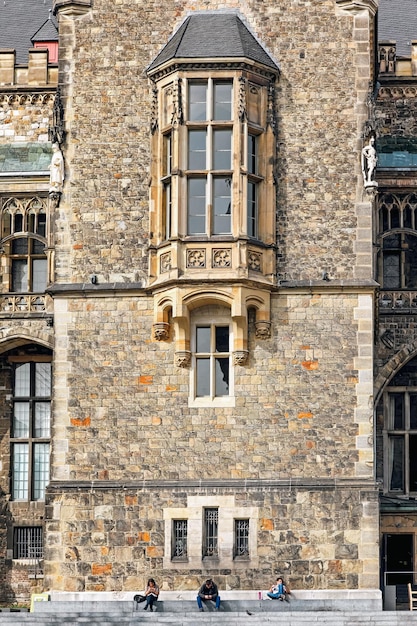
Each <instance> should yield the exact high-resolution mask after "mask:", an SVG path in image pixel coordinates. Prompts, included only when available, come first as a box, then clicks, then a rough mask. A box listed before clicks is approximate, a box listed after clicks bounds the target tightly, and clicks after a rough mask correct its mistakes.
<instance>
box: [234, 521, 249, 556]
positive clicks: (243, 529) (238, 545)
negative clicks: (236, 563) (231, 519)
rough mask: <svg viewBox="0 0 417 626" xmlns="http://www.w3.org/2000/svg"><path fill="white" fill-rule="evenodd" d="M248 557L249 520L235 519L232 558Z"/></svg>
mask: <svg viewBox="0 0 417 626" xmlns="http://www.w3.org/2000/svg"><path fill="white" fill-rule="evenodd" d="M248 556H249V520H248V519H235V536H234V557H235V558H238V557H248Z"/></svg>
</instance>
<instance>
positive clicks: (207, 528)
mask: <svg viewBox="0 0 417 626" xmlns="http://www.w3.org/2000/svg"><path fill="white" fill-rule="evenodd" d="M218 538H219V510H218V509H205V510H204V550H203V556H218Z"/></svg>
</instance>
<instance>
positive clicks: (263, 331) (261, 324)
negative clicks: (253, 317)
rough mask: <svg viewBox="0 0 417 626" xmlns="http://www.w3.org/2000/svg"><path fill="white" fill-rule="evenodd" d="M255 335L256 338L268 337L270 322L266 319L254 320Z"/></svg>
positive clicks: (269, 334)
mask: <svg viewBox="0 0 417 626" xmlns="http://www.w3.org/2000/svg"><path fill="white" fill-rule="evenodd" d="M255 335H256V337H257V338H258V339H269V338H270V336H271V322H268V321H267V320H259V321H257V322H255Z"/></svg>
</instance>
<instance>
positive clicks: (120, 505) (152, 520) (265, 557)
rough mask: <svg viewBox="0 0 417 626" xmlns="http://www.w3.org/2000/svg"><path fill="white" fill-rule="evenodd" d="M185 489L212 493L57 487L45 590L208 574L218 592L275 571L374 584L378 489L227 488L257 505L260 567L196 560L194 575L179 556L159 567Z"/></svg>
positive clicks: (336, 583) (305, 578) (308, 584)
mask: <svg viewBox="0 0 417 626" xmlns="http://www.w3.org/2000/svg"><path fill="white" fill-rule="evenodd" d="M186 491H187V494H188V498H189V497H190V496H194V495H195V494H199V495H203V496H207V495H208V494H211V493H213V492H212V490H208V489H200V490H198V489H193V488H190V487H187V488H185V486H184V488H177V489H174V490H173V489H164V488H163V487H155V488H153V489H132V488H129V487H126V488H124V489H120V488H118V489H115V490H110V489H103V490H98V489H96V490H94V491H91V490H88V491H87V490H86V491H82V492H80V490H78V491H77V490H74V491H67V492H66V493H65V494H64V497H63V498H62V495H61V493H60V490H59V489H58V490H57V491H56V492H55V491H53V493H50V495H49V496H48V500H47V514H46V517H47V522H46V523H47V537H48V545H47V548H46V550H47V565H46V570H45V588H46V589H54V590H65V591H118V590H124V591H129V590H130V591H132V592H134V591H136V592H137V591H140V590H142V589H144V586H145V582H146V580H147V578H148V577H149V576H153V577H154V578H156V579H157V581H158V583H159V584H160V585H161V587H162V589H166V590H183V589H189V590H191V589H198V587H199V585H200V584H201V581H202V580H204V579H205V578H207V577H208V576H210V577H211V576H212V577H213V578H215V580H216V582H217V583H218V585H219V588H220V589H263V588H269V586H270V583H271V579H272V580H273V579H274V577H275V576H276V575H277V574H281V575H284V576H285V578H286V579H287V580H288V581H289V583H290V585H291V588H293V589H321V588H322V589H324V588H329V589H357V588H360V587H362V588H367V587H372V586H374V585H375V578H374V574H373V571H374V570H375V566H376V563H377V560H378V548H377V539H378V523H377V512H378V506H377V495H376V492H373V491H368V490H361V489H360V488H356V489H355V488H349V487H344V488H343V487H341V488H336V489H334V488H330V489H328V490H315V489H308V490H307V489H297V488H294V487H293V488H291V487H288V488H282V489H272V488H265V487H263V488H262V489H256V488H243V489H242V488H241V489H238V490H236V491H235V490H232V491H230V490H229V491H228V493H229V494H232V495H235V498H236V500H238V502H239V505H240V506H241V507H243V509H244V508H245V507H253V506H256V507H258V510H259V519H258V522H257V528H256V537H257V548H256V550H257V556H258V566H257V567H256V568H254V567H252V563H251V560H249V561H246V562H241V563H239V562H238V561H235V562H234V563H233V564H232V565H231V566H229V567H228V568H224V567H222V564H221V562H220V563H219V562H217V563H215V562H211V563H209V564H208V563H207V562H205V561H204V560H200V566H199V567H198V568H193V570H192V571H188V570H184V569H180V568H179V566H178V564H175V562H172V563H171V567H170V568H166V567H164V568H163V566H162V563H163V556H164V518H163V512H164V509H165V510H166V509H169V508H170V507H181V506H185V505H186V503H187V494H186V493H185V492H186ZM215 493H216V494H218V495H219V494H224V493H227V490H225V489H216V490H215ZM189 541H190V542H192V541H193V537H189ZM251 556H252V557H253V556H254V555H251Z"/></svg>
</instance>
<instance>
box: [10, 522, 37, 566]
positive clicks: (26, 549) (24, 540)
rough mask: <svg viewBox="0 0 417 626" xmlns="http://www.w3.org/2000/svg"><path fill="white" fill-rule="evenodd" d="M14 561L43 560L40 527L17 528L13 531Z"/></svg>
mask: <svg viewBox="0 0 417 626" xmlns="http://www.w3.org/2000/svg"><path fill="white" fill-rule="evenodd" d="M13 558H14V559H43V529H42V527H41V526H17V527H16V528H14V530H13Z"/></svg>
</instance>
